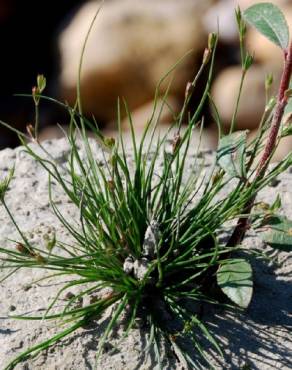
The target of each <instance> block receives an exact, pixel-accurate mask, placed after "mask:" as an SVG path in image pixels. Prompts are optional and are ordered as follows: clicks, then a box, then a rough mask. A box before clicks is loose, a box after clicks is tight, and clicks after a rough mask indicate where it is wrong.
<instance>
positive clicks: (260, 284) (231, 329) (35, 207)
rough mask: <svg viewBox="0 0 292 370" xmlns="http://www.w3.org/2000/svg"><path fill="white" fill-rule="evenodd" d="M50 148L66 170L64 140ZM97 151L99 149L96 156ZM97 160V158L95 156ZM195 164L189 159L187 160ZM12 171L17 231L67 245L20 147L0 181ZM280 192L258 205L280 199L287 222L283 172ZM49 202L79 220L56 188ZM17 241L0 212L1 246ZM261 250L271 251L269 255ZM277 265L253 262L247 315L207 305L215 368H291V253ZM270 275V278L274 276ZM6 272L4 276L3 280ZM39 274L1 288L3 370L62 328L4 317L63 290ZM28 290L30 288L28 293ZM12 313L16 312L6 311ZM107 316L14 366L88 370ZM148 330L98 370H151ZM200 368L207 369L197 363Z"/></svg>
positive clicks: (289, 203) (288, 179) (42, 180)
mask: <svg viewBox="0 0 292 370" xmlns="http://www.w3.org/2000/svg"><path fill="white" fill-rule="evenodd" d="M44 145H45V147H46V148H47V150H48V151H49V152H50V153H51V154H52V155H53V156H54V157H55V158H56V159H57V160H58V161H59V163H61V164H63V165H64V164H65V163H66V160H67V158H68V154H69V148H68V145H67V143H66V141H65V140H64V139H61V140H58V141H51V142H45V144H44ZM97 153H98V151H97ZM97 155H98V154H97ZM189 161H190V162H192V161H193V157H192V158H190V159H189ZM14 164H15V165H16V173H15V178H14V180H13V181H12V183H11V187H10V190H9V192H8V194H7V203H8V205H9V207H10V209H11V212H12V213H13V215H14V216H15V218H16V220H17V222H18V223H19V225H20V226H21V229H22V230H24V231H25V232H27V233H33V234H34V235H35V234H37V235H38V238H40V239H41V240H42V236H43V235H44V234H47V233H48V231H49V230H51V229H52V227H53V228H54V229H55V230H56V235H57V238H58V239H64V240H67V239H68V235H67V234H66V232H65V231H64V230H63V229H62V227H60V224H59V222H58V221H57V220H56V217H55V216H54V214H53V213H52V210H51V209H50V207H49V202H48V194H47V187H48V177H47V175H46V173H45V171H44V169H43V168H41V167H40V166H39V165H38V164H37V163H36V162H35V161H34V160H33V159H32V158H31V157H29V156H28V155H27V154H25V153H24V151H23V148H22V147H19V148H17V149H15V150H10V149H6V150H4V151H2V152H0V176H1V177H2V176H5V174H7V170H8V168H9V167H11V166H13V165H14ZM279 179H280V183H279V185H278V186H277V188H276V189H275V188H272V187H268V188H267V189H266V190H265V191H263V192H262V193H261V195H260V198H261V199H262V200H267V201H269V202H271V201H272V200H273V199H274V198H275V196H276V195H277V194H278V193H279V194H281V196H282V202H283V206H284V210H283V212H284V213H285V214H286V215H287V216H288V217H290V218H292V196H291V183H292V174H291V173H290V172H289V171H288V172H286V173H284V174H282V175H281V176H280V177H279ZM53 187H54V194H55V196H54V198H55V200H57V203H58V206H59V207H60V209H61V210H62V212H63V213H64V214H65V215H66V217H67V218H68V219H71V218H72V220H74V219H76V218H77V217H78V210H76V209H75V208H74V207H73V205H72V204H71V203H70V202H68V200H67V199H66V197H65V196H64V194H62V192H61V191H60V190H58V187H57V186H56V185H53ZM8 238H10V239H15V240H19V236H18V235H17V232H16V231H15V228H14V227H13V225H12V223H11V221H10V220H9V218H8V217H7V214H6V213H5V210H4V209H3V207H2V206H0V245H8V244H10V243H11V242H9V241H7V239H8ZM246 243H247V244H251V245H252V246H253V247H259V248H263V245H262V243H261V242H260V241H259V239H258V238H256V237H249V238H247V240H246ZM266 251H268V250H267V249H266ZM273 256H274V258H275V259H276V261H277V262H278V263H279V265H278V266H276V267H275V269H274V271H273V269H272V268H271V266H267V264H264V263H262V262H260V261H257V262H253V268H254V279H255V292H254V297H253V300H252V303H251V306H250V307H249V309H248V310H247V311H246V312H245V313H236V314H235V313H226V312H225V311H223V310H222V309H218V308H214V307H207V309H206V310H205V311H204V318H205V320H206V321H207V322H208V324H209V325H210V327H211V328H212V331H213V332H215V333H216V336H217V338H218V339H220V340H221V341H222V343H223V347H224V349H225V350H226V360H225V362H222V361H221V360H220V359H218V358H217V357H215V359H214V365H215V368H216V369H242V368H243V366H244V365H249V366H250V367H249V368H250V369H260V370H272V369H273V370H274V369H282V370H284V369H285V370H288V369H291V368H292V362H291V361H292V360H291V359H292V337H291V332H292V317H291V312H292V304H291V302H292V300H291V298H292V288H291V272H292V271H291V270H292V263H291V256H290V255H289V254H288V253H284V252H281V253H275V252H274V253H273ZM274 273H275V275H274ZM2 274H3V272H2V271H1V276H2ZM40 276H42V273H40V272H39V271H37V270H32V271H30V270H25V271H18V272H17V273H16V274H15V275H13V276H12V277H10V279H9V280H7V281H5V282H3V283H1V291H0V294H1V296H0V367H1V368H3V367H4V365H5V364H7V362H8V361H9V360H11V359H12V358H13V357H15V356H16V355H17V354H19V353H20V352H22V351H23V350H24V349H26V348H28V347H29V346H31V345H34V344H36V343H39V342H40V341H42V340H44V339H46V338H48V337H49V336H51V335H52V334H53V333H56V332H57V331H58V330H59V329H60V328H59V327H58V324H57V323H56V322H48V321H44V322H41V321H17V320H13V319H9V318H8V317H7V316H8V314H16V313H25V312H27V313H28V312H34V313H35V312H38V310H40V309H42V308H44V307H46V306H47V304H48V302H49V301H50V300H51V299H52V298H53V297H54V295H55V294H56V293H57V291H58V289H59V288H60V286H61V285H57V284H55V283H54V284H53V282H51V283H50V282H39V283H38V284H32V285H30V284H31V281H32V280H35V279H36V278H38V277H40ZM29 287H30V288H29ZM12 306H14V307H15V310H14V311H13V312H11V311H10V310H11V309H12V308H13V307H12ZM109 315H110V312H108V314H107V316H106V317H105V318H104V319H102V320H100V321H99V322H96V323H93V324H92V325H90V326H88V327H86V328H83V329H80V330H78V331H77V332H76V333H74V334H72V335H70V336H69V337H68V338H66V339H64V340H63V341H61V342H60V343H58V344H57V345H56V346H55V347H53V348H50V349H49V350H47V351H45V352H43V353H41V354H39V355H38V356H37V357H36V358H35V359H31V360H28V361H27V362H25V363H23V364H21V365H19V366H17V369H18V370H20V369H22V370H24V369H25V370H44V369H45V370H73V369H78V370H79V369H81V370H83V369H86V370H87V369H93V368H94V364H95V354H96V347H97V344H98V338H99V336H100V333H101V332H102V330H103V328H104V326H105V322H106V320H107V318H108V317H109ZM146 335H147V333H146V331H145V329H141V330H138V329H135V330H133V331H132V332H131V334H130V336H129V337H128V338H127V339H125V340H123V341H122V342H121V343H120V344H119V346H118V349H117V350H116V351H115V352H114V353H112V354H111V355H109V354H108V353H109V352H108V353H106V354H105V355H104V356H103V357H102V359H101V362H100V364H99V365H98V367H97V368H98V369H100V370H101V369H103V370H105V369H115V370H122V369H123V370H125V369H126V370H134V369H137V370H138V369H145V370H146V369H149V370H150V369H155V367H154V365H153V357H151V356H149V357H147V358H145V357H144V355H143V352H142V349H143V348H145V346H146ZM118 337H119V333H117V336H115V337H114V338H112V339H111V342H110V343H109V347H108V349H110V346H111V345H114V344H116V343H117V342H118ZM163 368H164V369H173V370H174V369H180V368H181V367H180V366H179V365H178V364H177V362H176V359H175V357H174V355H173V354H172V352H171V351H170V349H169V348H166V349H165V359H164V362H163ZM201 369H206V367H204V366H203V365H202V367H201Z"/></svg>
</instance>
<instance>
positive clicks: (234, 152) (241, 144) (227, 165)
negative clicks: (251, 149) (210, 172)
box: [217, 131, 247, 178]
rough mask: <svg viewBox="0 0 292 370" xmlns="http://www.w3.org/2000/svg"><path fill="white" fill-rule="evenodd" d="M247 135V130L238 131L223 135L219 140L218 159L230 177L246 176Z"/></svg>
mask: <svg viewBox="0 0 292 370" xmlns="http://www.w3.org/2000/svg"><path fill="white" fill-rule="evenodd" d="M246 137H247V131H238V132H234V133H232V134H229V135H226V136H223V137H222V138H221V139H220V141H219V145H218V149H217V161H218V164H219V166H220V167H221V168H222V169H223V170H224V171H225V172H226V173H227V174H228V175H229V176H230V177H239V178H245V177H246V169H245V157H246V156H245V151H246Z"/></svg>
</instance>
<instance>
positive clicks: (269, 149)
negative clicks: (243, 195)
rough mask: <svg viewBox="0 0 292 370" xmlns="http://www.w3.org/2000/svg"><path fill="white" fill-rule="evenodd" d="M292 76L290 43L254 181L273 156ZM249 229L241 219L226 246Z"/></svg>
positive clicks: (250, 204)
mask: <svg viewBox="0 0 292 370" xmlns="http://www.w3.org/2000/svg"><path fill="white" fill-rule="evenodd" d="M291 74H292V42H291V43H290V45H289V48H288V49H287V50H285V51H284V69H283V73H282V77H281V82H280V87H279V93H278V96H277V103H276V107H275V113H274V116H273V120H272V124H271V129H270V133H269V136H268V140H267V143H266V146H265V148H264V153H263V155H262V157H261V159H260V162H259V165H258V168H257V171H256V176H255V181H256V180H260V179H261V178H263V177H264V176H265V172H266V169H267V167H268V164H269V162H270V159H271V156H272V154H273V150H274V148H275V145H276V141H277V138H278V133H279V129H280V125H281V120H282V117H283V114H284V110H285V107H286V105H287V102H288V97H287V95H286V91H287V90H288V89H289V83H290V78H291ZM255 198H256V195H254V196H253V197H252V198H251V199H250V200H249V201H248V202H247V204H246V205H245V207H244V209H243V213H245V214H247V215H249V214H250V212H251V210H252V207H253V204H254V201H255ZM248 228H249V218H248V217H247V216H246V217H241V218H240V219H239V220H238V222H237V225H236V227H235V229H234V231H233V233H232V235H231V237H230V238H229V240H228V243H227V246H229V247H234V246H236V245H237V244H239V243H240V242H241V241H242V239H243V238H244V235H245V233H246V230H247V229H248Z"/></svg>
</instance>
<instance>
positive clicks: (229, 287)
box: [217, 258, 253, 308]
mask: <svg viewBox="0 0 292 370" xmlns="http://www.w3.org/2000/svg"><path fill="white" fill-rule="evenodd" d="M217 282H218V285H219V287H220V288H221V289H222V291H223V292H224V293H225V294H226V295H227V297H228V298H230V299H231V301H233V302H234V303H236V304H237V305H238V306H239V307H242V308H247V307H248V305H249V304H250V301H251V297H252V292H253V280H252V269H251V265H250V264H249V262H247V261H246V260H244V259H242V258H241V259H240V258H233V259H231V260H227V261H226V262H224V264H222V265H221V266H220V268H219V269H218V272H217Z"/></svg>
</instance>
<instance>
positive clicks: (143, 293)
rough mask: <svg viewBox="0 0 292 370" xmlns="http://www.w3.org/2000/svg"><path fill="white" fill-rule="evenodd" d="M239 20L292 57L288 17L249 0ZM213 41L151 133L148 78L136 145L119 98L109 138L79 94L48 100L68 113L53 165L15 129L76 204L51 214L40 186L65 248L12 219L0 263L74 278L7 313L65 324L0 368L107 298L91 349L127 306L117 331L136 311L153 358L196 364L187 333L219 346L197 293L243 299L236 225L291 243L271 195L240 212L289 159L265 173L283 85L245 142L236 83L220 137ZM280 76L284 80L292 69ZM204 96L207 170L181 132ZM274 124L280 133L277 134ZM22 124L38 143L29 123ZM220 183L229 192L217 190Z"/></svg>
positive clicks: (74, 324)
mask: <svg viewBox="0 0 292 370" xmlns="http://www.w3.org/2000/svg"><path fill="white" fill-rule="evenodd" d="M236 16H237V22H238V25H239V32H240V41H241V52H242V53H241V55H242V67H243V77H242V82H243V80H244V77H245V74H246V72H247V71H248V69H249V67H250V65H251V63H252V57H251V56H250V55H249V54H248V53H246V52H245V50H244V48H243V46H242V41H243V38H244V34H245V30H246V26H245V23H244V20H243V18H242V14H241V12H240V10H238V11H237V13H236ZM244 17H245V18H246V20H247V21H248V22H250V23H251V24H253V25H254V26H256V27H257V28H258V30H259V31H260V32H262V33H263V34H264V35H266V36H267V37H268V38H270V39H271V40H272V41H273V42H275V43H276V44H277V45H279V46H280V47H282V48H283V49H285V58H288V56H287V55H289V58H291V51H289V50H288V49H287V48H288V44H289V35H288V34H287V32H288V31H287V25H286V23H285V20H284V17H283V15H282V13H281V12H280V11H279V10H278V9H277V8H276V7H275V6H273V5H271V4H259V5H255V6H253V7H251V8H249V9H248V10H246V12H245V13H244ZM216 45H217V35H215V34H212V35H210V38H209V44H208V48H207V49H206V51H205V53H204V58H203V63H202V67H201V69H200V70H199V72H198V74H197V76H196V77H195V78H194V80H193V81H192V82H190V83H189V84H188V88H187V92H186V98H185V102H184V105H183V108H182V111H181V112H180V114H179V115H178V116H176V117H174V122H173V124H172V126H171V127H170V129H169V130H168V132H167V133H166V134H163V135H162V136H161V135H160V134H159V127H158V122H159V116H160V114H159V112H158V114H157V110H158V108H157V107H158V105H157V103H156V102H157V101H158V97H159V86H158V88H157V92H156V99H155V103H154V107H153V114H152V116H151V117H150V118H149V121H148V122H147V124H146V127H145V130H144V133H143V136H142V138H141V140H140V141H139V142H138V141H137V139H136V136H135V130H134V126H133V123H132V120H131V115H130V113H129V112H128V109H127V106H126V104H123V107H122V108H121V106H120V103H119V104H118V117H117V121H118V128H119V136H118V139H117V140H114V139H113V138H106V137H104V136H103V135H102V133H101V132H100V130H99V129H98V127H97V125H96V124H95V123H92V122H90V121H89V120H87V119H86V118H85V117H83V116H82V113H81V112H82V111H81V103H80V100H79V101H78V107H79V109H78V110H77V109H76V108H70V107H68V106H67V105H65V104H62V103H60V102H56V103H57V104H60V105H62V106H64V108H66V109H67V110H68V112H69V114H70V117H71V125H70V131H69V134H68V137H67V139H68V141H69V143H70V158H69V160H68V163H67V166H66V168H64V165H62V166H61V165H60V164H58V163H56V161H55V160H54V158H52V156H51V155H50V154H49V153H47V152H46V150H45V148H44V147H43V146H42V144H41V143H39V145H40V148H41V149H42V150H43V152H42V153H43V154H40V153H41V151H38V152H35V151H34V150H33V149H32V147H31V146H30V145H28V144H27V143H26V141H25V138H24V136H23V135H20V138H21V140H22V142H23V144H24V145H25V148H26V151H27V152H28V153H29V154H30V155H31V156H32V157H34V158H35V160H36V161H38V162H39V164H40V165H42V166H43V167H44V168H45V169H46V170H47V172H48V174H49V178H50V180H54V181H55V182H57V183H58V184H59V185H60V186H61V187H62V189H63V191H64V192H65V193H66V195H67V196H68V198H69V199H70V200H71V202H72V203H73V204H74V205H75V206H76V207H77V208H78V210H79V212H80V220H79V223H78V225H77V226H76V224H74V223H71V222H70V220H68V219H67V218H66V217H65V216H64V215H63V214H62V212H61V211H60V210H59V209H58V207H57V205H56V204H55V203H54V194H53V192H52V188H51V186H50V188H49V195H50V199H51V206H52V208H53V210H54V212H55V214H56V216H57V217H58V219H59V220H60V221H61V223H62V225H63V226H64V228H66V229H67V231H68V232H69V233H70V235H71V237H72V238H73V239H74V245H73V244H72V245H70V244H65V243H62V242H60V241H58V240H56V239H54V240H53V241H51V242H50V243H49V248H47V249H46V250H42V249H40V248H36V247H34V246H33V245H31V244H30V242H29V240H28V239H27V238H26V237H25V235H24V234H23V233H22V232H21V230H20V229H19V226H18V225H16V227H17V229H18V230H19V233H20V235H21V236H22V241H21V242H20V243H18V244H17V247H16V248H15V249H8V248H5V247H2V248H0V252H1V260H2V262H4V265H3V266H2V267H3V268H5V269H18V268H41V269H44V270H46V271H48V275H49V276H50V277H52V275H51V272H53V273H54V274H56V277H57V276H60V274H63V275H66V274H68V275H70V276H75V278H74V279H73V280H71V281H70V282H69V283H64V285H63V287H62V288H61V289H60V291H59V292H58V293H57V295H56V297H55V299H54V300H53V301H52V302H51V303H50V305H49V307H48V308H47V311H46V312H45V314H44V315H41V316H33V317H28V316H18V317H17V318H19V319H34V320H35V319H39V320H43V319H46V320H51V319H59V320H61V321H63V322H64V323H65V324H66V325H67V326H66V328H65V329H63V331H60V333H58V334H57V335H55V336H54V337H51V338H49V339H48V340H47V341H45V342H42V343H40V344H37V345H35V346H34V347H32V348H29V349H28V350H26V351H25V352H23V353H22V354H20V355H19V356H18V357H17V358H16V359H14V360H13V361H12V362H11V363H10V364H8V365H7V367H6V369H13V368H14V366H15V365H16V364H17V363H19V362H21V361H23V360H25V359H27V358H29V357H32V356H35V355H36V354H37V353H39V351H40V350H43V349H45V348H48V347H49V346H52V345H54V343H56V342H57V341H59V340H60V339H62V338H64V337H65V336H67V335H69V334H70V333H72V332H73V331H75V330H76V329H77V328H79V327H83V326H84V325H85V324H87V323H88V322H90V321H92V320H94V319H98V318H99V317H101V315H102V314H103V313H104V312H105V310H106V309H107V308H108V307H113V313H112V316H111V319H110V322H109V324H108V326H107V328H106V330H105V331H104V334H103V336H102V338H101V339H100V341H99V346H98V349H97V357H99V356H100V354H101V353H102V350H103V346H104V344H105V342H106V340H107V339H108V338H109V336H110V333H111V331H112V330H113V328H115V327H116V326H117V325H119V322H120V321H119V320H120V318H121V316H122V314H123V313H124V312H125V311H126V312H127V315H126V316H127V323H126V327H125V335H127V334H128V333H129V331H130V330H131V328H132V327H133V326H134V325H135V322H136V319H137V318H139V317H143V318H144V320H145V322H146V324H147V325H148V328H149V333H150V334H149V338H148V341H149V343H148V344H149V346H148V347H151V346H152V347H154V350H155V354H156V361H157V363H158V364H161V361H162V359H161V356H160V344H159V343H160V342H161V338H162V337H163V338H164V339H165V340H166V341H167V342H169V344H170V346H172V347H173V348H175V352H176V353H178V352H179V353H180V355H181V356H182V358H184V359H185V361H186V362H187V363H188V364H189V365H190V366H191V367H192V368H196V366H197V364H196V362H195V360H194V358H193V357H192V356H191V354H190V353H189V352H188V351H187V347H186V341H188V343H191V344H192V346H193V348H195V349H196V350H197V351H198V353H199V354H200V355H201V356H202V357H205V358H206V359H207V361H208V358H207V357H206V356H205V350H204V346H203V345H202V344H201V343H200V340H199V337H200V335H201V336H203V337H205V338H206V339H207V340H208V341H209V342H210V344H211V345H212V346H213V347H214V348H215V350H217V352H219V353H221V350H220V346H219V343H217V341H216V340H215V338H214V337H213V336H212V333H211V332H210V331H209V329H208V328H207V326H206V325H205V324H204V322H203V321H202V319H201V317H200V315H199V314H198V309H197V307H198V306H199V305H200V304H201V302H209V303H218V302H219V301H221V302H222V297H223V294H222V295H221V296H220V294H219V293H220V290H221V292H223V293H224V294H225V295H226V296H227V297H228V298H229V299H230V300H231V301H232V302H233V303H235V304H236V305H238V306H239V307H242V308H246V307H247V306H248V305H249V303H250V301H251V298H252V292H253V280H252V269H251V265H250V263H249V262H248V260H246V259H244V258H243V257H241V256H239V255H238V254H236V253H237V252H238V251H239V250H240V249H242V246H241V244H240V243H241V240H242V238H243V237H244V233H245V231H246V229H247V228H248V227H251V226H254V227H256V228H259V227H262V229H263V230H264V232H263V236H264V240H265V241H266V242H267V243H269V244H270V245H273V246H277V247H279V246H280V248H282V249H283V248H284V246H285V248H287V246H291V238H292V236H291V221H289V220H287V219H286V218H283V217H279V216H277V215H276V214H275V210H276V209H277V208H279V206H280V205H279V204H278V203H279V200H278V203H277V204H274V205H272V206H269V207H267V209H266V210H265V212H253V213H252V214H251V209H252V206H253V202H254V200H255V197H256V194H257V193H258V191H259V190H261V189H262V188H264V187H265V186H266V185H267V184H268V183H269V182H270V181H271V180H273V179H274V178H275V177H276V176H278V174H279V173H281V172H283V171H284V170H285V169H287V168H288V167H289V166H290V165H291V163H292V155H291V154H290V155H289V156H288V157H286V158H285V159H284V160H283V161H282V162H280V163H278V164H277V165H275V166H274V167H273V169H271V170H269V171H267V164H268V162H269V161H270V159H271V156H272V154H273V152H274V150H275V149H276V147H277V145H278V143H279V137H280V136H281V132H282V133H283V132H285V133H286V134H287V127H283V126H282V125H283V124H282V123H281V118H282V116H283V113H284V109H285V107H286V106H287V103H288V94H287V92H286V90H288V88H286V89H285V91H284V93H283V95H282V96H280V98H279V96H278V103H277V100H276V99H273V100H271V101H267V105H266V108H265V111H264V112H263V117H262V120H261V122H260V126H259V130H258V135H257V137H256V138H255V139H254V140H253V141H252V142H251V143H247V132H233V129H234V128H235V127H236V113H237V108H238V104H239V102H240V93H241V91H239V96H238V104H237V106H236V107H235V110H234V117H233V122H232V124H231V127H232V129H231V132H230V133H229V134H228V135H225V136H223V135H222V130H221V122H220V116H219V114H218V112H217V110H216V107H215V106H214V103H213V101H212V97H211V96H210V94H209V89H210V84H211V79H212V73H213V66H214V57H215V50H216ZM290 49H291V47H290ZM287 63H288V62H287ZM207 68H208V78H207V81H206V86H205V89H204V91H203V92H202V97H201V100H200V102H199V104H198V106H197V109H196V110H195V112H194V113H193V114H189V112H188V106H189V101H190V98H191V95H192V92H193V91H194V89H196V82H197V80H198V79H199V78H200V77H201V74H202V72H203V70H204V69H207ZM284 73H287V70H286V72H284ZM288 73H290V74H289V76H288V77H289V79H290V75H291V70H290V71H288ZM289 79H288V82H289ZM162 82H163V80H162V81H161V83H162ZM38 84H41V86H39V87H38V88H36V89H35V90H34V92H33V98H34V100H35V102H36V109H38V105H39V101H40V100H41V99H47V100H51V101H53V99H51V98H47V97H45V96H41V92H42V90H43V88H44V87H45V80H44V78H43V77H39V78H38ZM282 84H283V82H282ZM282 87H283V86H282ZM79 95H80V94H79ZM289 96H290V95H289ZM166 98H167V94H166V95H165V96H164V97H163V100H164V101H166ZM208 99H209V101H210V103H211V105H212V106H213V108H214V109H213V112H214V118H215V120H216V122H217V124H218V129H219V136H220V140H219V145H218V151H217V155H216V156H215V157H214V162H213V164H212V166H211V169H209V170H208V171H207V170H206V169H205V168H204V164H203V162H200V158H199V155H198V154H199V148H197V150H196V151H195V152H193V150H192V145H191V142H192V141H191V140H192V135H193V134H194V133H195V134H196V135H197V134H198V131H197V130H194V129H195V128H197V127H200V128H201V129H202V128H203V122H204V119H203V117H202V113H201V112H202V107H203V105H204V104H205V102H206V101H207V100H208ZM279 99H280V100H281V101H280V102H279ZM283 99H286V100H283ZM279 104H280V105H281V106H280V108H279ZM121 109H125V110H126V111H127V113H128V116H129V122H130V130H131V146H132V156H129V155H128V148H126V144H125V142H124V139H123V135H122V131H121V125H120V121H121V120H120V110H121ZM159 109H160V108H159ZM279 109H280V111H279ZM161 110H162V109H161ZM161 110H160V112H161ZM37 112H38V111H37ZM279 113H280V121H279V122H278V121H277V122H276V121H275V116H277V117H278V115H279ZM37 118H38V117H36V121H37V122H38V120H37ZM184 121H187V122H186V123H187V125H186V126H185V127H183V126H182V123H183V122H184ZM275 122H276V124H278V126H279V127H278V131H277V132H276V140H275V141H274V142H273V143H272V144H273V145H272V148H270V152H267V148H266V146H265V141H266V140H270V138H271V135H272V134H275V132H274V131H272V130H273V127H274V126H273V125H275ZM271 125H272V130H271V131H270V126H271ZM280 127H281V130H282V131H279V128H280ZM87 129H90V130H91V131H92V132H93V133H94V135H95V139H96V140H97V141H98V143H99V151H100V153H102V155H103V158H104V160H103V161H100V159H97V158H96V155H95V152H94V149H93V147H94V145H93V143H94V141H93V140H92V139H88V136H87V133H86V132H87V131H86V130H87ZM278 132H280V133H279V134H278ZM29 133H30V137H31V138H32V137H33V138H34V140H35V141H37V142H38V140H37V136H35V137H34V136H33V132H32V130H29ZM34 133H37V130H35V131H34ZM127 145H128V144H127ZM80 147H82V150H83V154H84V153H85V154H86V155H85V159H84V155H82V154H81V151H80ZM262 152H264V153H265V161H264V162H263V161H262V160H260V161H259V160H258V157H259V156H260V155H261V153H262ZM191 154H194V157H192V161H193V162H192V166H191V170H190V168H189V159H188V158H190V155H191ZM64 170H65V173H66V175H64ZM12 175H13V173H11V176H12ZM11 176H10V177H9V178H7V179H6V180H4V181H2V183H1V184H0V201H1V203H2V204H3V206H4V207H5V208H6V209H7V211H8V214H9V215H10V217H11V219H12V220H13V222H14V218H13V215H12V214H11V213H10V211H9V209H8V207H7V205H6V202H5V193H6V191H7V190H8V185H9V183H10V180H11ZM227 188H228V191H226V190H225V191H224V189H227ZM232 220H235V221H236V220H239V221H238V224H237V226H235V227H234V226H233V227H231V226H227V225H234V223H232V222H230V221H232ZM242 220H245V221H244V222H245V230H244V231H242V228H241V225H242V223H243V222H242ZM226 233H227V235H231V234H232V236H231V238H230V239H229V241H228V242H227V243H226V238H225V239H224V238H222V235H226ZM75 286H78V287H79V288H80V287H83V288H81V290H80V293H78V294H76V295H71V294H69V295H68V299H69V301H68V304H67V305H66V307H65V308H64V309H62V310H60V311H58V308H57V307H56V304H57V302H58V299H59V297H60V296H61V294H64V293H66V292H70V290H71V289H72V287H75ZM103 288H110V292H109V293H108V294H106V295H103V296H102V297H101V298H99V299H96V300H92V301H91V303H89V304H88V305H84V306H80V305H79V306H77V307H76V303H77V302H78V301H80V299H81V298H82V297H85V296H91V295H93V294H94V293H96V291H97V290H101V289H103ZM218 292H219V293H218ZM53 310H54V311H53ZM52 311H53V313H52ZM198 331H199V332H201V334H200V335H198Z"/></svg>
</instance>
